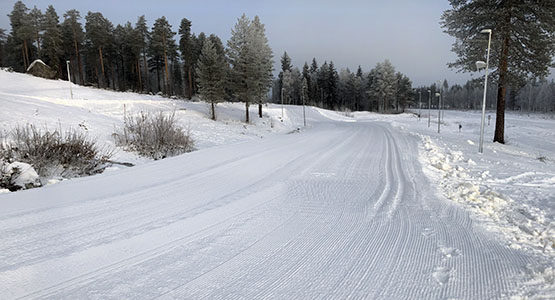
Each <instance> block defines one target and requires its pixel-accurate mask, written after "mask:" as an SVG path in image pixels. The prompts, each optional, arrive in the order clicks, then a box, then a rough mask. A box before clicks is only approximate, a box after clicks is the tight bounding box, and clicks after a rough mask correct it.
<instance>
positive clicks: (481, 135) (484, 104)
mask: <svg viewBox="0 0 555 300" xmlns="http://www.w3.org/2000/svg"><path fill="white" fill-rule="evenodd" d="M480 33H483V34H486V33H487V34H488V35H489V38H488V54H487V56H486V63H485V68H486V78H485V79H484V100H483V101H482V124H481V126H480V146H479V147H478V152H480V153H484V124H485V122H486V92H487V89H488V69H489V51H490V46H491V29H483V30H482V31H480ZM480 67H482V68H483V67H484V62H483V61H477V62H476V68H477V69H478V70H480Z"/></svg>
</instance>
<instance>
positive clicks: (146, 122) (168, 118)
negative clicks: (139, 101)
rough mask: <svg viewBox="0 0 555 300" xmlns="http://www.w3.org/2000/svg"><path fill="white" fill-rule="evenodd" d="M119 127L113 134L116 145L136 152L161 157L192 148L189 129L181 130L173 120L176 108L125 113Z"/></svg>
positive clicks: (188, 150) (154, 157)
mask: <svg viewBox="0 0 555 300" xmlns="http://www.w3.org/2000/svg"><path fill="white" fill-rule="evenodd" d="M124 118H125V125H124V128H123V130H122V131H120V132H116V133H115V134H114V138H115V140H116V144H117V145H118V146H122V147H124V148H125V149H126V150H129V151H135V152H138V153H139V154H140V155H142V156H146V157H150V158H153V159H155V160H156V159H162V158H166V157H170V156H175V155H179V154H182V153H186V152H190V151H193V150H194V141H193V139H192V138H191V136H190V133H189V130H183V129H182V128H181V127H180V126H179V125H178V124H177V122H176V120H175V112H172V113H171V114H169V115H167V114H164V113H163V112H159V113H154V114H151V113H147V112H141V113H138V114H134V115H128V114H126V115H125V117H124Z"/></svg>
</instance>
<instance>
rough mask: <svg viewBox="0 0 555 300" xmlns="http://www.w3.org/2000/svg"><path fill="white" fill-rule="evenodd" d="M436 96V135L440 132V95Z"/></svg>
mask: <svg viewBox="0 0 555 300" xmlns="http://www.w3.org/2000/svg"><path fill="white" fill-rule="evenodd" d="M436 96H437V109H438V110H437V112H438V114H437V133H440V130H441V93H436Z"/></svg>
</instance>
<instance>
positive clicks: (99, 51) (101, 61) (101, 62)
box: [98, 47, 106, 87]
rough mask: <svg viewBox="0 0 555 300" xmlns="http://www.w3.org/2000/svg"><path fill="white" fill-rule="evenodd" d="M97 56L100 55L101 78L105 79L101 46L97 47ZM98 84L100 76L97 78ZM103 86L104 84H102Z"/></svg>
mask: <svg viewBox="0 0 555 300" xmlns="http://www.w3.org/2000/svg"><path fill="white" fill-rule="evenodd" d="M98 56H99V57H100V68H101V71H102V80H103V81H105V80H106V74H105V72H104V58H102V47H98ZM98 86H100V78H98ZM102 87H104V85H103V86H102Z"/></svg>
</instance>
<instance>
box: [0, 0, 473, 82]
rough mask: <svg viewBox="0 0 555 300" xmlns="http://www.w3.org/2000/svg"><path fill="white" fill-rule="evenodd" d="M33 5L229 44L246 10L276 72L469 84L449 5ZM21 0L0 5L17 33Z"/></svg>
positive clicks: (378, 0) (69, 0) (408, 0)
mask: <svg viewBox="0 0 555 300" xmlns="http://www.w3.org/2000/svg"><path fill="white" fill-rule="evenodd" d="M23 2H24V3H25V5H27V7H29V8H32V7H33V6H35V5H36V6H37V7H38V8H40V9H42V10H43V11H44V10H45V9H46V7H47V6H48V5H49V4H52V5H53V6H54V7H55V8H56V11H57V12H58V15H59V16H60V19H61V18H62V16H63V14H64V12H65V11H67V10H69V9H72V8H75V9H77V10H79V11H80V12H81V16H83V17H84V16H85V15H86V14H87V12H88V11H99V12H101V13H102V14H104V16H105V17H107V18H108V19H110V20H111V21H112V22H113V23H114V24H122V23H125V22H126V21H131V22H132V23H133V24H134V23H135V21H136V20H137V17H138V16H140V15H142V14H144V15H146V17H147V20H148V22H149V25H152V23H153V21H154V20H155V19H156V18H159V17H161V16H166V18H168V20H169V21H170V23H171V24H172V26H173V30H174V31H176V32H177V30H178V28H179V22H180V20H181V19H182V18H183V17H186V18H188V19H189V20H191V21H192V30H193V32H195V33H197V34H198V33H200V32H201V31H203V32H205V33H207V34H210V33H215V34H217V35H218V36H220V37H221V38H222V40H224V41H225V40H227V39H228V38H229V36H230V32H231V28H232V27H233V25H234V24H235V22H236V20H237V18H238V17H240V16H241V14H242V13H246V14H247V15H248V16H249V17H251V18H252V17H254V16H255V15H258V16H259V17H260V19H261V21H262V22H263V23H264V24H266V30H267V35H268V39H269V42H270V46H271V47H272V49H273V51H274V56H275V60H276V69H277V68H279V58H280V56H281V55H282V54H283V51H287V52H288V54H289V55H290V56H291V58H292V60H293V64H294V65H296V66H298V67H299V68H301V67H302V65H303V63H304V61H308V62H310V61H311V60H312V57H316V59H317V61H318V63H319V64H322V63H323V62H324V61H325V60H326V61H330V60H333V62H334V64H335V65H336V67H337V68H338V69H340V68H345V67H348V68H350V69H351V70H352V71H355V70H356V68H357V66H358V65H359V64H360V65H361V66H362V68H363V70H364V71H368V70H370V69H371V68H372V67H374V66H375V64H376V63H377V62H380V61H383V60H384V59H389V60H390V61H391V62H392V63H393V64H394V65H395V67H396V68H397V70H398V71H401V72H403V73H405V74H406V75H408V76H409V77H410V78H411V79H412V81H413V84H414V85H415V86H418V85H424V84H431V83H433V82H435V81H437V80H439V79H444V78H445V79H447V80H448V82H449V83H464V82H465V81H466V80H468V79H469V78H471V75H469V74H468V73H466V74H461V73H456V71H455V70H450V69H448V68H447V66H446V64H447V62H449V61H453V60H454V59H455V56H454V54H453V53H452V52H451V51H450V49H451V44H452V43H453V38H451V37H450V36H448V35H446V34H445V33H443V32H442V29H441V28H440V25H439V21H440V17H441V14H442V12H443V11H444V10H445V9H448V8H449V4H448V1H446V0H419V1H415V0H366V1H357V0H344V1H330V0H321V1H316V0H308V1H291V0H281V1H265V0H259V1H247V0H236V1H225V0H215V1H210V0H206V1H199V0H195V1H190V0H185V1H178V0H157V1H133V0H95V1H74V0H27V1H23ZM14 3H15V1H13V0H0V12H1V14H0V28H6V29H9V19H8V17H7V14H9V13H10V12H11V10H12V8H13V4H14ZM473 76H476V75H473Z"/></svg>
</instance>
